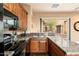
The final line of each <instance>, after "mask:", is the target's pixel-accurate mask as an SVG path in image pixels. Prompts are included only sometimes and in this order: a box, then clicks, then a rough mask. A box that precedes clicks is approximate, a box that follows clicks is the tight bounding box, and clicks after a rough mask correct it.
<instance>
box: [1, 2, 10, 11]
mask: <svg viewBox="0 0 79 59" xmlns="http://www.w3.org/2000/svg"><path fill="white" fill-rule="evenodd" d="M3 8H5V9H7V10H8V11H11V3H4V4H3Z"/></svg>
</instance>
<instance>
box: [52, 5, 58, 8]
mask: <svg viewBox="0 0 79 59" xmlns="http://www.w3.org/2000/svg"><path fill="white" fill-rule="evenodd" d="M51 7H52V8H58V7H59V4H52V6H51Z"/></svg>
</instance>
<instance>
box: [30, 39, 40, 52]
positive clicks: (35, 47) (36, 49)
mask: <svg viewBox="0 0 79 59" xmlns="http://www.w3.org/2000/svg"><path fill="white" fill-rule="evenodd" d="M30 52H31V53H37V52H39V41H38V40H31V42H30Z"/></svg>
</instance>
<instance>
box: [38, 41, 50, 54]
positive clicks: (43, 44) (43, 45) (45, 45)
mask: <svg viewBox="0 0 79 59" xmlns="http://www.w3.org/2000/svg"><path fill="white" fill-rule="evenodd" d="M39 45H40V46H39V50H40V52H42V53H45V52H47V51H48V43H47V41H46V40H41V41H40V44H39Z"/></svg>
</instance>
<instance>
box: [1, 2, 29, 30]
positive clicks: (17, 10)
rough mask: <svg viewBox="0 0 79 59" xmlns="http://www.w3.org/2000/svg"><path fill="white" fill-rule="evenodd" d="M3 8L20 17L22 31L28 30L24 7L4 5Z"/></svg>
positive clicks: (10, 4) (15, 4) (17, 4)
mask: <svg viewBox="0 0 79 59" xmlns="http://www.w3.org/2000/svg"><path fill="white" fill-rule="evenodd" d="M3 8H5V9H6V10H8V11H10V12H11V13H13V14H14V15H16V16H18V19H19V20H18V22H19V28H20V29H21V30H26V28H27V15H28V13H27V12H26V11H25V9H24V8H23V6H22V5H21V4H19V3H4V4H3Z"/></svg>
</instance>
